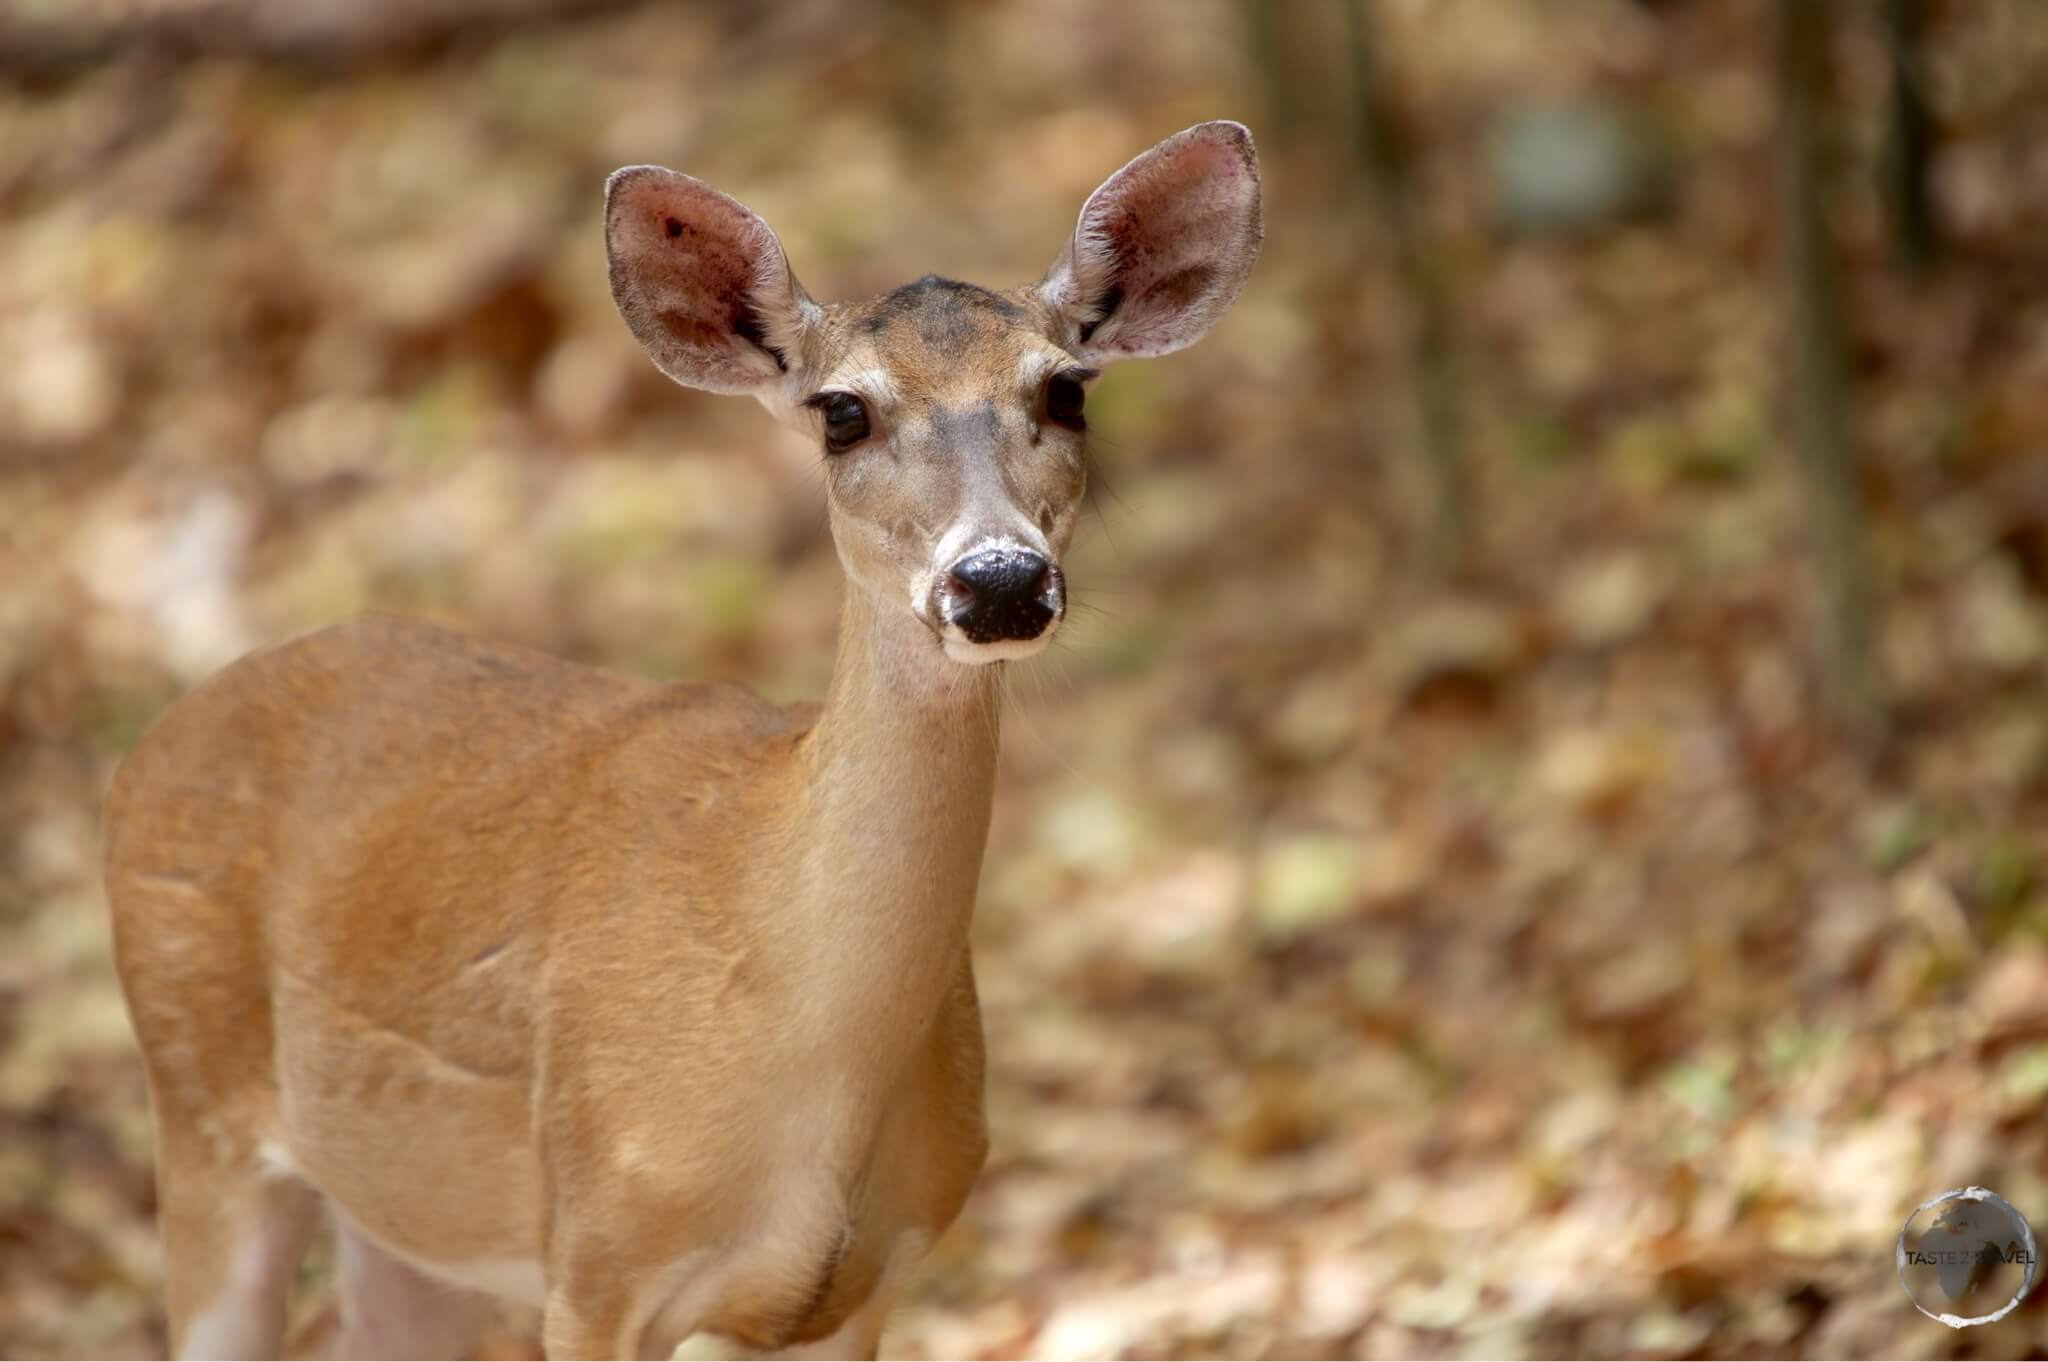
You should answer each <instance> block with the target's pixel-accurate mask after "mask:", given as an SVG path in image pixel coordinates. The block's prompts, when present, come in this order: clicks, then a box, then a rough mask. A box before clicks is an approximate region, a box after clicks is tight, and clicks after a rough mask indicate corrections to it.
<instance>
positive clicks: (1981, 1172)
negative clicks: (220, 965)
mask: <svg viewBox="0 0 2048 1362" xmlns="http://www.w3.org/2000/svg"><path fill="white" fill-rule="evenodd" d="M1216 117H1231V118H1238V119H1241V120H1243V121H1245V122H1247V123H1248V124H1250V125H1251V126H1252V128H1253V129H1254V131H1255V133H1256V135H1257V137H1258V139H1259V142H1260V146H1261V149H1262V152H1263V155H1264V169H1265V184H1266V223H1267V241H1266V248H1265V255H1264V258H1263V261H1262V263H1261V264H1260V266H1259V268H1258V271H1257V273H1256V274H1255V275H1254V276H1253V279H1252V282H1251V284H1250V286H1249V287H1248V289H1247V290H1246V292H1245V294H1244V296H1243V298H1242V300H1241V301H1240V302H1239V303H1238V305H1237V307H1236V308H1235V310H1234V311H1232V312H1231V313H1230V315H1229V316H1228V317H1227V318H1225V319H1224V321H1223V322H1222V323H1221V325H1219V326H1218V328H1217V329H1216V331H1215V332H1214V333H1213V334H1212V336H1211V337H1210V338H1209V339H1208V340H1207V341H1206V342H1205V343H1204V344H1202V345H1201V346H1199V347H1197V348H1196V349H1194V350H1191V351H1189V352H1187V353H1185V354H1182V355H1178V356H1175V357H1173V358H1171V359H1167V360H1163V361H1159V362H1154V363H1149V364H1132V365H1126V366H1120V367H1118V368H1116V369H1114V370H1112V371H1111V372H1110V373H1109V374H1108V375H1107V376H1106V377H1105V378H1104V379H1103V380H1102V382H1101V383H1100V384H1099V386H1098V388H1097V390H1096V394H1095V396H1094V397H1093V398H1092V399H1091V424H1092V425H1093V427H1094V429H1095V431H1096V432H1097V435H1096V448H1095V459H1096V462H1097V464H1098V465H1099V466H1100V468H1101V470H1102V479H1101V481H1102V483H1104V484H1106V486H1102V487H1099V488H1098V493H1099V495H1098V497H1097V502H1098V509H1099V515H1095V516H1091V517H1090V520H1089V523H1088V524H1087V526H1086V527H1085V528H1084V530H1083V532H1082V536H1081V543H1080V545H1079V547H1078V548H1077V550H1076V552H1075V555H1074V558H1073V560H1072V561H1071V562H1070V563H1069V576H1070V581H1071V582H1072V583H1073V587H1074V591H1075V595H1076V598H1077V601H1078V603H1079V606H1080V608H1079V609H1078V610H1077V612H1076V618H1074V619H1073V620H1072V621H1071V622H1070V624H1069V626H1068V627H1067V628H1066V629H1065V630H1064V631H1063V632H1062V635H1061V644H1062V646H1060V647H1059V648H1058V649H1057V650H1056V651H1055V652H1054V653H1053V654H1052V655H1051V656H1050V657H1048V658H1047V659H1044V660H1042V661H1041V662H1039V663H1037V664H1034V665H1031V666H1028V667H1026V668H1024V669H1022V671H1021V672H1020V673H1019V674H1018V675H1017V676H1016V677H1015V678H1014V679H1013V685H1012V688H1011V689H1012V695H1013V700H1012V704H1011V709H1010V714H1009V717H1008V719H1007V721H1006V724H1007V733H1006V737H1007V744H1006V747H1007V750H1006V752H1005V755H1004V762H1003V769H1002V774H1001V779H1000V784H999V787H998V794H997V810H996V826H995V830H994V834H993V839H992V844H991V848H990V854H989V857H988V863H987V874H986V879H985V883H984V886H983V891H982V898H981V909H980V916H979V918H978V921H977V927H976V932H977V951H978V960H979V965H980V971H981V977H982V991H983V997H984V1007H985V1010H986V1015H987V1025H988V1030H989V1033H990V1053H991V1073H990V1081H989V1104H990V1108H991V1117H992V1123H993V1126H994V1141H995V1147H994V1152H993V1155H992V1157H991V1160H990V1163H989V1167H988V1171H987V1174H986V1176H985V1177H984V1178H983V1179H982V1181H981V1183H980V1186H979V1188H978V1190H977V1192H976V1193H975V1196H974V1198H973V1200H972V1201H971V1202H970V1204H969V1206H968V1208H967V1211H966V1213H965V1214H964V1216H963V1217H962V1220H961V1223H960V1224H959V1225H958V1226H957V1227H956V1228H955V1230H954V1232H953V1233H952V1234H951V1235H950V1236H949V1237H948V1238H947V1239H946V1240H945V1241H944V1242H943V1243H942V1245H941V1246H940V1248H939V1249H938V1251H937V1252H936V1253H935V1255H934V1257H933V1258H932V1260H931V1261H930V1263H929V1265H928V1267H927V1268H926V1270H925V1271H924V1272H923V1273H922V1274H921V1276H920V1277H919V1278H918V1280H917V1282H916V1284H915V1286H914V1288H913V1289H912V1291H911V1292H910V1294H909V1296H908V1298H907V1299H906V1301H905V1303H904V1306H903V1308H902V1309H901V1310H900V1311H899V1313H898V1315H897V1316H896V1318H895V1323H894V1324H893V1326H892V1328H891V1330H890V1333H889V1335H888V1337H887V1339H886V1340H885V1348H886V1349H887V1350H889V1351H890V1352H892V1353H895V1354H898V1355H909V1356H968V1357H973V1356H1009V1355H1025V1356H1035V1357H1041V1358H1081V1357H1097V1356H1113V1355H1160V1356H1205V1355H1218V1354H1222V1355H1292V1356H1333V1357H1334V1356H1381V1355H1427V1356H1459V1355H1491V1356H1507V1357H1515V1356H1551V1355H1564V1356H1574V1355H1592V1356H1600V1355H1611V1354H1624V1353H1625V1354H1637V1355H1645V1356H1654V1357H1692V1356H1709V1357H1735V1356H1752V1355H1765V1356H1768V1355H1794V1354H1798V1355H1814V1356H1821V1355H1827V1356H1839V1355H1854V1354H1872V1353H1878V1354H1889V1355H1913V1356H1936V1355H1939V1356H1998V1357H2009V1356H2024V1355H2032V1356H2041V1355H2043V1353H2044V1351H2048V1308H2044V1307H2043V1306H2041V1305H2040V1304H2039V1303H2038V1301H2037V1302H2034V1303H2030V1304H2029V1305H2028V1306H2027V1307H2026V1308H2024V1309H2022V1310H2020V1311H2018V1312H2017V1313H2016V1314H2014V1315H2013V1316H2012V1317H2011V1318H2009V1319H2007V1320H2005V1321H2004V1322H2002V1323H2001V1324H1998V1325H1996V1326H1992V1327H1989V1328H1984V1329H1978V1330H1973V1331H1968V1332H1960V1333H1959V1332H1954V1331H1951V1330H1948V1329H1946V1328H1944V1327H1942V1326H1941V1325H1939V1324H1936V1323H1934V1322H1933V1321H1931V1320H1928V1319H1925V1318H1923V1317H1921V1316H1920V1315H1919V1314H1917V1313H1915V1312H1914V1311H1913V1309H1912V1308H1911V1307H1910V1305H1909V1303H1908V1302H1907V1300H1906V1298H1905V1296H1904V1295H1903V1293H1902V1292H1901V1291H1900V1289H1899V1285H1898V1283H1897V1281H1896V1280H1895V1279H1894V1275H1893V1260H1892V1250H1893V1240H1894V1237H1895V1236H1896V1235H1897V1233H1898V1231H1899V1226H1900V1225H1901V1223H1902V1222H1903V1221H1904V1220H1905V1218H1906V1216H1907V1214H1908V1212H1909V1211H1910V1210H1911V1208H1912V1207H1913V1206H1914V1205H1915V1204H1917V1203H1919V1202H1920V1201H1922V1200H1924V1199H1926V1198H1928V1197H1930V1196H1933V1195H1934V1194H1935V1193H1937V1192H1939V1191H1941V1190H1943V1189H1945V1188H1949V1187H1954V1186H1959V1185H1962V1184H1965V1183H1983V1184H1986V1185H1989V1186H1991V1187H1993V1188H1995V1189H1996V1190H1998V1191H2000V1192H2002V1193H2003V1194H2004V1195H2005V1196H2006V1197H2007V1198H2008V1199H2010V1200H2011V1201H2012V1202H2013V1203H2014V1204H2015V1205H2017V1206H2018V1207H2019V1208H2020V1209H2021V1210H2022V1211H2024V1212H2027V1213H2029V1214H2032V1215H2033V1216H2034V1217H2035V1219H2036V1223H2037V1224H2039V1225H2041V1226H2042V1228H2044V1229H2048V1121H2044V1116H2048V1110H2044V1104H2048V946H2044V942H2048V877H2044V874H2043V871H2044V867H2048V862H2044V856H2048V819H2044V816H2043V815H2044V811H2048V704H2044V691H2043V682H2044V679H2048V457H2044V452H2043V447H2042V444H2043V433H2044V432H2048V310H2044V306H2043V305H2044V301H2048V254H2044V250H2043V242H2044V241H2048V235H2044V233H2048V5H2041V4H2039V3H2035V2H2034V0H1969V2H1968V3H1965V2H1964V0H1840V3H1820V2H1819V0H1811V2H1808V0H1691V2H1690V3H1688V2H1687V0H1665V2H1664V3H1631V2H1629V0H1555V2H1554V3H1553V2H1549V0H1546V3H1542V4H1536V3H1527V4H1510V3H1502V2H1501V0H1426V2H1425V0H1299V2H1298V3H1286V4H1280V3H1275V4H1263V3H1258V2H1257V0H1127V2H1126V3H1121V4H1117V5H1099V4H1088V3H1082V0H1039V2H1033V3H1026V2H1025V0H850V2H849V3H843V4H841V3H833V4H828V3H823V2H822V0H799V2H798V3H790V4H784V5H776V6H762V5H752V4H744V3H738V0H727V2H725V3H705V4H689V5H685V4H657V3H648V2H647V0H641V2H640V3H634V2H633V0H612V2H610V3H601V4H600V3H574V2H573V0H0V1354H4V1355H7V1356H24V1355H93V1356H128V1355H137V1356H139V1355H146V1354H150V1353H152V1352H153V1351H158V1350H161V1348H162V1347H163V1329H162V1321H161V1316H160V1313H159V1308H160V1297H159V1279H160V1268H159V1260H158V1253H157V1247H156V1240H155V1235H154V1229H153V1226H152V1221H151V1217H152V1214H153V1200H152V1196H153V1194H152V1182H151V1173H150V1151H149V1136H148V1116H147V1111H146V1106H145V1096H144V1091H143V1084H142V1075H141V1070H140V1067H139V1063H138V1061H137V1058H136V1055H135V1053H134V1050H133V1046H132V1042H131V1040H130V1037H129V1033H128V1028H127V1023H126V1018H125V1016H124V1013H123V1010H122V1005H121V1000H120V997H119V994H118V991H117V989H116V986H115V982H114V977H113V973H112V969H111V966H110V963H109V957H108V939H107V929H106V923H105V908H104V902H103V898H102V894H101V890H100V887H99V876H98V869H97V864H96V861H97V837H98V804H99V799H100V796H101V792H102V791H103V789H104V788H105V785H106V781H107V778H108V774H109V772H110V771H111V769H112V767H113V764H114V763H115V761H116V760H117V759H118V758H119V757H120V755H121V753H122V752H123V750H124V749H126V748H127V747H128V746H129V745H130V744H131V743H132V742H133V741H134V739H135V738H136V736H137V735H138V734H139V733H140V732H141V730H142V729H143V728H144V727H146V726H147V725H148V724H149V722H150V721H151V720H152V718H153V717H154V716H155V715H156V714H157V713H158V712H159V711H160V710H161V709H162V708H163V706H164V705H165V704H167V703H168V702H169V701H170V700H171V699H173V698H174V697H175V696H177V695H178V694H179V693H180V692H181V691H182V690H183V689H184V688H186V687H188V686H190V685H191V684H192V683H194V682H195V681H196V680H198V679H199V678H201V677H203V676H204V675H206V674H207V673H208V672H209V671H210V670H211V669H213V668H215V667H217V666H219V665H221V664H222V663H224V662H226V661H228V660H230V659H231V658H233V657H235V656H236V655H237V654H238V653H240V652H242V651H243V650H245V649H248V648H251V647H254V646H257V645H260V644H264V643H267V642H270V641H273V640H277V639H281V638H284V637H286V636H289V635H292V634H295V633H298V632H300V631H303V630H307V629H311V628H314V627H317V626H319V625H323V624H326V623H328V622H331V621H334V620H337V619H340V618H342V617H344V616H347V615H350V614H353V613H355V612H357V611H360V610H364V609H369V608H382V609H392V610H402V611H408V612H415V613H420V614H425V615H431V616H435V617H438V618H441V619H444V620H448V621H453V622H457V623H459V624H461V625H463V626H465V627H468V628H471V629H474V630H477V631H481V632H485V633H489V634H492V635H496V636H499V637H503V638H508V639H514V640H520V641H523V642H526V643H529V644H533V645H536V646H539V647H542V648H546V649H549V650H551V651H554V652H557V653H561V654H564V655H567V656H570V657H575V658H579V659H584V660H587V661H590V662H594V663H600V664H603V665H606V666H609V667H615V668H623V669H627V670H631V671H636V672H641V673H645V674H649V675H653V676H659V677H727V678H734V679H739V680H743V681H746V682H748V683H750V684H753V685H755V686H757V687H759V688H760V689H762V690H763V691H764V692H766V693H767V694H769V695H771V696H772V697H774V698H777V699H793V698H796V697H800V696H805V695H811V694H816V693H819V692H820V691H821V690H822V687H823V684H824V680H825V677H826V675H827V670H828V667H829V662H830V656H831V648H832V634H833V626H834V623H835V618H836V616H835V608H836V599H837V593H838V590H839V572H838V568H837V564H836V561H835V560H834V558H833V556H832V554H831V551H830V547H829V545H828V543H827V542H826V540H825V538H824V535H823V533H822V530H821V506H820V493H819V486H818V479H817V476H816V468H815V461H816V459H817V458H818V455H817V453H816V451H815V449H814V448H812V447H811V445H810V444H809V442H807V441H806V440H804V439H802V438H800V437H797V436H795V435H791V434H787V433H779V432H777V431H775V430H774V429H773V428H772V427H771V425H770V423H769V421H768V420H767V418H766V417H765V416H764V415H763V414H762V413H761V412H760V411H759V410H758V409H757V408H756V407H754V406H753V405H752V404H750V403H741V402H728V401H726V400H724V399H720V398H714V397H709V396H704V395H699V394H692V393H687V392H684V391H681V390H679V389H676V388H673V387H671V386H669V385H667V384H666V383H665V382H664V381H663V380H661V379H660V378H659V377H658V375H657V374H656V373H655V371H654V370H653V368H652V367H651V366H650V365H649V364H648V363H647V362H646V361H645V359H644V358H643V357H642V356H641V355H640V354H639V353H638V352H637V350H636V349H635V347H634V345H633V343H632V341H631V340H630V338H629V337H628V335H627V333H626V329H625V327H624V325H623V324H622V323H621V322H620V321H619V320H618V319H617V317H616V316H615V315H614V312H613V309H612V306H611V303H610V300H609V298H608V296H607V293H606V286H605V278H604V261H603V252H602V245H601V234H600V229H599V202H600V188H601V185H602V182H603V177H604V175H605V174H606V172H608V171H609V170H611V169H612V168H613V167H615V166H617V165H620V164H624V163H629V162H641V161H655V162H661V163H664V164H667V165H671V166H675V167H678V168H681V169H686V170H688V171H689V172H691V173H693V174H695V175H698V176H701V177H703V178H706V179H708V180H710V181H712V182H713V183H715V184H717V185H719V186H720V187H721V188H724V189H726V190H728V191H729V192H731V193H732V194H734V195H736V196H737V197H739V198H741V199H742V200H743V201H745V202H746V203H748V204H749V205H750V206H752V207H754V208H755V209H757V210H758V211H760V212H761V213H762V214H763V215H764V216H765V217H766V218H767V219H768V221H769V222H770V223H771V224H773V225H774V226H775V227H776V229H777V230H778V231H779V232H780V234H781V236H782V239H783V241H784V243H785V244H786V246H787V248H788V251H789V255H790V257H791V259H792V261H793V262H794V264H795V266H796V268H797V271H798V273H799V274H800V275H801V277H802V278H803V280H804V281H805V283H806V284H807V285H808V286H809V287H810V289H811V290H812V291H813V292H814V293H815V294H817V295H818V296H820V297H824V298H834V297H849V296H855V295H860V294H864V293H868V292H872V291H877V290H880V289H883V288H887V287H891V286H893V285H895V284H898V283H901V282H903V281H905V280H907V279H910V278H913V277H916V276H917V275H920V274H923V273H924V272H926V271H937V272H940V273H944V274H948V275H953V276H956V277H966V278H970V279H974V280H978V281H981V282H985V283H989V284H993V285H1008V284H1013V283H1019V282H1023V281H1025V280H1029V279H1032V278H1035V277H1037V275H1038V274H1039V272H1040V271H1041V270H1042V269H1043V268H1044V266H1045V265H1046V264H1047V263H1048V262H1049V261H1050V259H1051V257H1052V255H1053V253H1054V251H1055V249H1056V248H1057V247H1058V245H1059V244H1060V242H1061V241H1062V239H1063V238H1064V236H1065V234H1066V233H1067V232H1068V230H1069V229H1070V226H1071V224H1072V221H1073V218H1074V214H1075V213H1076V211H1077V210H1078V208H1079V206H1080V203H1081V201H1082V199H1083V198H1084V197H1085V196H1086V194H1087V193H1088V192H1089V190H1090V189H1092V188H1093V187H1094V186H1095V185H1096V184H1097V183H1098V182H1100V181H1101V180H1102V179H1103V178H1104V177H1105V176H1106V175H1107V174H1109V173H1110V172H1111V171H1113V170H1114V169H1116V167H1118V166H1119V165H1120V164H1122V163H1123V162H1124V161H1125V160H1126V159H1127V158H1128V157H1130V156H1131V155H1133V154H1135V153H1136V152H1137V151H1139V150H1140V149H1142V148H1143V147H1145V146H1148V145H1150V144H1151V143H1152V142H1153V141H1155V140H1157V139H1158V138H1160V137H1162V136H1165V135H1166V134H1168V133H1171V132H1173V131H1175V130H1177V129H1179V128H1181V127H1183V126H1185V125H1187V124H1189V123H1192V122H1195V121H1198V120H1201V119H1206V118H1216ZM392 1138H393V1140H394V1141H396V1140H402V1139H404V1138H405V1135H404V1132H402V1131H394V1132H392ZM325 1271H326V1269H325V1266H324V1260H323V1259H321V1258H319V1257H318V1256H316V1258H315V1260H314V1261H313V1262H312V1263H310V1264H309V1265H308V1267H307V1269H306V1274H305V1275H306V1283H305V1284H306V1287H307V1290H306V1291H305V1292H304V1293H303V1302H302V1311H301V1313H303V1314H306V1315H308V1316H309V1317H310V1316H317V1312H318V1311H319V1309H320V1307H321V1303H322V1301H323V1299H324V1289H325V1288H324V1281H325ZM519 1330H520V1323H519V1321H516V1320H515V1321H510V1322H509V1323H508V1326H507V1329H506V1331H505V1333H504V1336H503V1337H502V1338H501V1339H500V1340H498V1343H497V1344H496V1345H495V1346H496V1347H497V1348H498V1349H499V1350H500V1353H501V1355H504V1356H519V1355H522V1349H524V1348H526V1347H527V1346H529V1345H528V1343H527V1342H526V1341H525V1340H524V1339H523V1338H522V1337H521V1334H520V1332H519ZM159 1355H160V1352H159ZM525 1355H531V1354H525Z"/></svg>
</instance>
